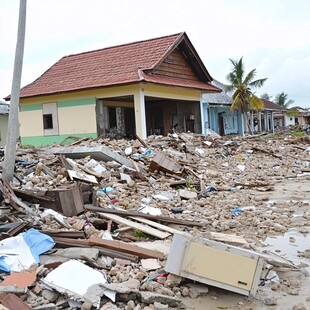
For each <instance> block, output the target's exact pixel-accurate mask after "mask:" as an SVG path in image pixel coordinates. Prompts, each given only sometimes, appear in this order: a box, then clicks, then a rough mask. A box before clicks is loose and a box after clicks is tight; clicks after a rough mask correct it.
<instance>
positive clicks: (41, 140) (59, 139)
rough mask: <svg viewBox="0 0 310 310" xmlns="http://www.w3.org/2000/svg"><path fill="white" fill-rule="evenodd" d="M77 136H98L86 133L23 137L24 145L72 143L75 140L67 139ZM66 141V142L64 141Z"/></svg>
mask: <svg viewBox="0 0 310 310" xmlns="http://www.w3.org/2000/svg"><path fill="white" fill-rule="evenodd" d="M72 136H73V137H76V138H79V139H81V138H97V133H85V134H76V135H59V136H36V137H21V139H20V140H21V144H22V145H32V146H46V145H52V144H70V143H72V142H74V141H75V140H73V139H67V141H65V140H66V138H68V137H72ZM64 142H65V143H64Z"/></svg>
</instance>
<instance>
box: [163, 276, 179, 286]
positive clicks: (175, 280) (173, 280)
mask: <svg viewBox="0 0 310 310" xmlns="http://www.w3.org/2000/svg"><path fill="white" fill-rule="evenodd" d="M181 281H182V277H180V276H177V275H174V274H171V273H170V274H169V275H168V277H167V280H166V282H165V285H166V286H169V287H174V286H178V285H180V283H181Z"/></svg>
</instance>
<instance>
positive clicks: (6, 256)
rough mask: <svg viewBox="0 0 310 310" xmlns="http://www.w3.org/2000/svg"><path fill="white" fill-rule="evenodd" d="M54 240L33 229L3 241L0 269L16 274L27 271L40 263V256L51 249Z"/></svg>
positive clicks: (0, 247)
mask: <svg viewBox="0 0 310 310" xmlns="http://www.w3.org/2000/svg"><path fill="white" fill-rule="evenodd" d="M54 245H55V242H54V240H53V239H52V238H51V237H50V236H48V235H45V234H43V233H41V232H39V231H37V230H35V229H33V228H30V229H29V230H28V231H27V232H25V233H20V234H19V235H18V236H16V237H10V238H7V239H4V240H2V241H1V243H0V269H1V270H3V271H5V272H18V271H22V270H25V269H29V268H30V267H31V266H33V265H35V264H38V263H39V262H40V258H39V256H40V254H43V253H45V252H47V251H48V250H50V249H52V248H53V247H54Z"/></svg>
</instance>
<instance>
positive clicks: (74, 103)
mask: <svg viewBox="0 0 310 310" xmlns="http://www.w3.org/2000/svg"><path fill="white" fill-rule="evenodd" d="M91 104H96V99H95V98H86V99H75V100H63V101H62V100H59V101H58V108H67V107H73V106H78V105H91Z"/></svg>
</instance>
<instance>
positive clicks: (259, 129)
mask: <svg viewBox="0 0 310 310" xmlns="http://www.w3.org/2000/svg"><path fill="white" fill-rule="evenodd" d="M257 118H258V132H262V112H261V111H259V112H257Z"/></svg>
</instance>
